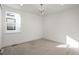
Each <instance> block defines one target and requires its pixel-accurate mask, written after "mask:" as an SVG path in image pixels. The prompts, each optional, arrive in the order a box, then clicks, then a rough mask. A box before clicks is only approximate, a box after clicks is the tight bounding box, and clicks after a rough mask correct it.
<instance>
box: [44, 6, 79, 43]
mask: <svg viewBox="0 0 79 59" xmlns="http://www.w3.org/2000/svg"><path fill="white" fill-rule="evenodd" d="M44 27H45V31H44V33H45V36H44V37H45V38H46V39H49V40H53V41H57V42H61V43H65V42H66V35H68V36H70V37H71V38H73V39H75V40H77V41H79V7H74V8H70V9H67V10H64V11H61V12H57V13H55V14H51V15H48V16H46V17H45V18H44Z"/></svg>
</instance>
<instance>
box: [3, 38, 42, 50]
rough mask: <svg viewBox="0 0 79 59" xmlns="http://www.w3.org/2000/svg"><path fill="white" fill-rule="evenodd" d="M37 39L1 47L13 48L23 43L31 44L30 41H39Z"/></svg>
mask: <svg viewBox="0 0 79 59" xmlns="http://www.w3.org/2000/svg"><path fill="white" fill-rule="evenodd" d="M39 39H42V38H39ZM39 39H33V40H29V41H25V42H21V43H17V44H12V45H7V46H4V47H2V49H4V48H6V47H13V46H16V45H20V44H24V43H27V42H31V41H34V40H39Z"/></svg>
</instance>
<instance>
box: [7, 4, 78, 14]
mask: <svg viewBox="0 0 79 59" xmlns="http://www.w3.org/2000/svg"><path fill="white" fill-rule="evenodd" d="M6 6H9V7H12V8H16V9H21V10H23V11H26V12H30V13H36V14H40V7H41V6H40V4H24V5H23V6H21V5H20V4H11V5H9V4H7V5H6ZM76 6H79V5H78V4H64V5H61V4H44V8H45V13H46V14H52V13H56V12H59V11H62V10H66V9H68V8H72V7H76Z"/></svg>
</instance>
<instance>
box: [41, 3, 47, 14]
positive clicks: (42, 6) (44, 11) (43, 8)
mask: <svg viewBox="0 0 79 59" xmlns="http://www.w3.org/2000/svg"><path fill="white" fill-rule="evenodd" d="M40 13H41V15H45V14H46V9H45V5H44V4H40Z"/></svg>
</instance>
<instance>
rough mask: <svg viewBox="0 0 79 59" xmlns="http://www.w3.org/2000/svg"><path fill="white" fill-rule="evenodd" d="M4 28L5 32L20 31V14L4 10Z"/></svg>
mask: <svg viewBox="0 0 79 59" xmlns="http://www.w3.org/2000/svg"><path fill="white" fill-rule="evenodd" d="M5 23H6V24H5V30H6V32H7V33H12V32H20V27H21V16H20V14H18V13H15V12H10V11H6V19H5Z"/></svg>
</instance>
